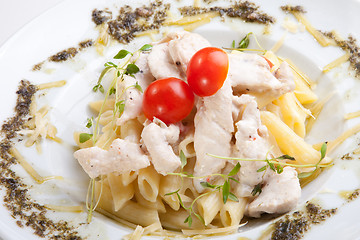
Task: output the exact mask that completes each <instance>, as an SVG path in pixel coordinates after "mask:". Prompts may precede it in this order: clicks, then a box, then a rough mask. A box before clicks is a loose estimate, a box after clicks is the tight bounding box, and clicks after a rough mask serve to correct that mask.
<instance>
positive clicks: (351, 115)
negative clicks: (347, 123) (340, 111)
mask: <svg viewBox="0 0 360 240" xmlns="http://www.w3.org/2000/svg"><path fill="white" fill-rule="evenodd" d="M357 117H360V111H357V112H351V113H347V114H345V116H344V118H345V119H346V120H349V119H353V118H357Z"/></svg>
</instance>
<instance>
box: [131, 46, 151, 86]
mask: <svg viewBox="0 0 360 240" xmlns="http://www.w3.org/2000/svg"><path fill="white" fill-rule="evenodd" d="M149 55H150V54H149V53H146V52H145V53H144V52H140V53H137V54H134V56H133V57H132V58H131V60H134V61H136V62H135V64H136V66H138V67H139V69H140V71H139V72H137V73H136V74H135V79H136V81H137V82H138V83H139V85H140V86H141V88H142V89H143V90H144V91H145V89H146V88H147V87H148V86H149V85H150V83H152V82H153V81H154V80H155V77H154V76H153V75H152V73H151V71H150V67H149V64H148V57H149Z"/></svg>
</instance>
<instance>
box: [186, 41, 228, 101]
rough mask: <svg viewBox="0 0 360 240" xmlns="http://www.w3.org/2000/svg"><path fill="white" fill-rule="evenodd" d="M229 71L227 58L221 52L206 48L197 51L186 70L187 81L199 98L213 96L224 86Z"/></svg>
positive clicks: (213, 48)
mask: <svg viewBox="0 0 360 240" xmlns="http://www.w3.org/2000/svg"><path fill="white" fill-rule="evenodd" d="M228 69H229V58H228V56H227V54H226V52H224V51H223V50H221V49H220V48H215V47H207V48H203V49H201V50H199V51H197V52H196V53H195V54H194V56H193V57H192V58H191V60H190V62H189V65H188V68H187V72H186V75H187V81H188V84H189V86H190V87H191V89H192V90H193V91H194V93H195V94H196V95H198V96H200V97H206V96H211V95H213V94H215V93H216V92H217V91H218V90H219V89H220V88H221V87H222V85H223V84H224V81H225V79H226V76H227V72H228Z"/></svg>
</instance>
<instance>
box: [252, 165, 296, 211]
mask: <svg viewBox="0 0 360 240" xmlns="http://www.w3.org/2000/svg"><path fill="white" fill-rule="evenodd" d="M300 196H301V187H300V183H299V179H298V177H297V172H296V171H295V169H294V168H292V167H284V171H283V172H282V173H280V174H277V173H275V172H273V171H271V172H269V174H268V176H267V178H266V180H265V185H264V186H263V187H262V192H261V193H260V195H259V196H257V197H256V198H255V199H254V200H253V201H252V202H251V203H250V204H249V205H248V208H247V215H248V216H250V217H260V215H261V214H262V213H270V214H271V213H279V214H281V213H286V212H289V211H290V210H292V209H294V208H295V207H296V205H297V203H298V201H299V199H300Z"/></svg>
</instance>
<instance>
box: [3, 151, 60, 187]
mask: <svg viewBox="0 0 360 240" xmlns="http://www.w3.org/2000/svg"><path fill="white" fill-rule="evenodd" d="M10 154H11V155H12V156H13V157H14V158H15V159H16V160H17V161H18V163H19V164H20V165H21V166H22V167H23V168H24V169H25V171H26V172H27V173H28V174H29V175H30V176H31V177H32V178H33V179H34V180H35V182H37V183H38V184H42V183H44V182H46V181H49V180H52V179H58V180H63V177H61V176H48V177H42V176H40V174H39V173H37V172H36V171H35V169H34V168H33V167H32V166H31V165H30V163H29V162H28V161H26V160H25V158H24V157H23V156H22V155H21V154H20V152H19V151H18V150H17V149H16V148H14V147H12V148H11V149H10Z"/></svg>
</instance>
